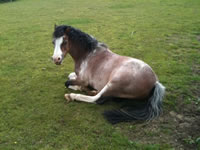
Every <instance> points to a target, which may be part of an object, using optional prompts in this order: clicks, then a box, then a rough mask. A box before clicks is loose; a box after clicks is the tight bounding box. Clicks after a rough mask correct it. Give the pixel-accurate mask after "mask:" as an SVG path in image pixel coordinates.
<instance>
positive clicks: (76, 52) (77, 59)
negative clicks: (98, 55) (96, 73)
mask: <svg viewBox="0 0 200 150" xmlns="http://www.w3.org/2000/svg"><path fill="white" fill-rule="evenodd" d="M69 54H70V55H71V57H72V58H73V60H74V63H75V72H76V73H77V72H79V70H80V67H81V64H82V62H83V61H84V60H85V59H86V58H87V56H88V53H86V52H84V51H83V50H81V49H79V48H77V47H74V48H71V49H70V52H69Z"/></svg>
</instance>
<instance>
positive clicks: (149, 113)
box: [103, 81, 165, 124]
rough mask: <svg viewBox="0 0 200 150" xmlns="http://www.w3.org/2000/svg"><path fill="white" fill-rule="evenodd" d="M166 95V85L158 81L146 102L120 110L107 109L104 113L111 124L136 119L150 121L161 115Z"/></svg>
mask: <svg viewBox="0 0 200 150" xmlns="http://www.w3.org/2000/svg"><path fill="white" fill-rule="evenodd" d="M164 95H165V87H164V86H163V85H162V84H161V83H160V82H158V81H157V82H156V83H155V86H154V90H153V93H152V95H151V97H150V98H149V99H148V101H147V102H146V104H144V105H140V106H134V107H133V106H132V107H130V106H127V107H124V108H121V109H119V110H111V111H105V112H104V114H103V115H104V117H105V119H106V120H108V122H110V123H111V124H116V123H119V122H129V121H134V120H135V121H136V120H142V121H145V120H146V121H150V120H152V119H154V118H157V117H159V116H160V114H161V113H162V100H163V98H164Z"/></svg>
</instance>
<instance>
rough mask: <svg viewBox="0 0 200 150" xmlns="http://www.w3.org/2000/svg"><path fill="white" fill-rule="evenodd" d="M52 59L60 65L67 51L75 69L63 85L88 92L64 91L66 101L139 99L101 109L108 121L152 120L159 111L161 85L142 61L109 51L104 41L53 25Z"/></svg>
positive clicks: (163, 90)
mask: <svg viewBox="0 0 200 150" xmlns="http://www.w3.org/2000/svg"><path fill="white" fill-rule="evenodd" d="M53 44H54V48H55V49H54V53H53V56H52V59H53V61H54V63H55V64H56V65H60V64H61V63H62V61H63V59H64V57H65V56H66V54H68V53H69V54H70V55H71V57H72V58H73V60H74V63H75V72H72V73H70V74H69V76H68V78H69V80H68V81H67V82H66V83H65V85H66V86H67V87H68V88H70V89H73V90H82V91H85V92H87V93H88V95H83V94H74V93H70V94H65V98H66V99H67V101H74V100H76V101H83V102H88V103H98V102H101V101H102V99H103V100H105V99H106V98H107V97H116V98H120V99H123V100H124V101H126V100H127V99H128V100H129V101H130V100H131V101H135V100H136V99H137V101H138V100H139V101H141V102H144V105H141V107H135V108H134V107H131V106H130V107H124V108H121V109H119V110H111V111H106V112H104V116H105V118H106V119H107V120H108V121H109V122H110V123H112V124H115V123H118V122H125V121H132V120H152V119H153V118H155V117H158V116H159V115H160V114H161V112H162V99H163V96H164V93H165V87H164V86H163V85H162V84H161V83H160V82H159V81H158V78H157V76H156V74H155V73H154V72H153V70H152V68H151V67H150V66H149V65H148V64H146V63H145V62H143V61H141V60H139V59H135V58H131V57H126V56H120V55H118V54H115V53H113V52H112V51H111V50H110V49H109V48H108V47H107V46H106V45H105V44H103V43H100V42H98V41H97V40H96V39H95V38H94V37H92V36H90V35H88V34H86V33H84V32H82V31H80V30H79V29H75V28H73V27H71V26H66V25H61V26H55V31H54V33H53Z"/></svg>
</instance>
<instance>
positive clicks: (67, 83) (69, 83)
mask: <svg viewBox="0 0 200 150" xmlns="http://www.w3.org/2000/svg"><path fill="white" fill-rule="evenodd" d="M70 85H71V81H70V80H67V81H66V82H65V86H66V88H68V87H69V86H70Z"/></svg>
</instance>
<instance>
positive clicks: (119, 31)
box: [0, 0, 200, 150]
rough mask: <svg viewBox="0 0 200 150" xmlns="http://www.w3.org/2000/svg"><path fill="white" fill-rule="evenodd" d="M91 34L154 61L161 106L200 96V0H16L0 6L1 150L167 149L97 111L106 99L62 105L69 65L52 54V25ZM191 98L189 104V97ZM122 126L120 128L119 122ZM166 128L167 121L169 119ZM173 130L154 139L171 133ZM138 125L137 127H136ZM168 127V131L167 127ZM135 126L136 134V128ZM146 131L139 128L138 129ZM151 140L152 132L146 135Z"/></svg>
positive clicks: (167, 107)
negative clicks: (134, 136) (164, 90)
mask: <svg viewBox="0 0 200 150" xmlns="http://www.w3.org/2000/svg"><path fill="white" fill-rule="evenodd" d="M55 23H56V24H68V25H72V26H74V27H76V28H80V29H81V30H83V31H85V32H87V33H89V34H91V35H93V36H95V37H96V38H97V39H98V40H99V41H103V42H104V43H106V44H107V45H108V46H109V48H110V49H111V50H112V51H114V52H116V53H118V54H121V55H127V56H131V57H135V58H139V59H142V60H144V61H145V62H147V63H148V64H149V65H151V66H152V68H153V69H154V71H155V72H156V73H157V75H158V77H159V79H160V81H161V82H162V83H163V84H164V85H165V86H166V87H167V95H166V97H165V100H164V108H165V112H166V113H167V112H168V111H171V110H178V109H180V108H179V107H178V106H179V105H178V104H179V103H182V101H183V102H185V103H186V104H185V105H187V103H188V100H190V101H193V100H194V101H195V100H197V99H198V96H199V93H198V92H199V85H200V84H199V83H200V76H199V70H200V68H199V64H200V51H199V50H200V41H199V40H198V38H197V37H198V36H200V1H199V0H190V1H188V0H176V1H171V0H162V1H161V0H95V1H92V0H85V1H81V0H77V1H67V0H18V1H15V2H12V3H2V4H0V149H2V150H10V149H15V150H23V149H24V150H27V149H37V150H38V149H40V150H51V149H59V150H62V149H63V150H68V149H69V150H71V149H74V150H77V149H85V150H86V149H91V150H93V149H106V150H107V149H113V150H117V149H119V150H125V149H127V150H129V149H130V150H132V149H141V150H143V149H145V150H150V149H153V150H157V149H170V148H171V149H172V148H173V147H174V145H171V144H168V141H165V142H163V141H162V142H161V141H159V140H158V141H153V140H152V141H150V142H149V143H153V144H146V143H148V142H145V141H144V142H143V141H138V140H137V141H134V140H130V139H129V136H127V135H126V134H123V130H125V131H133V130H134V127H135V126H137V124H136V125H135V124H134V125H133V126H134V127H133V128H129V126H130V124H128V123H122V124H120V125H116V126H112V125H110V124H108V123H107V122H106V121H105V120H104V119H103V117H102V115H101V113H102V112H103V111H104V110H105V109H109V108H112V107H113V106H112V104H110V103H109V104H106V105H102V106H99V105H92V104H86V103H79V102H73V103H69V104H67V103H66V101H65V99H64V94H65V93H68V92H71V91H69V90H67V89H65V87H64V82H65V81H66V80H67V75H68V74H69V73H70V72H72V71H73V67H74V66H73V61H72V59H71V58H70V57H69V56H67V57H66V58H65V62H64V63H63V65H62V66H56V65H55V64H53V63H52V62H51V60H50V57H51V55H52V54H53V45H52V44H51V41H52V39H51V38H52V32H53V29H54V24H55ZM190 101H189V103H190ZM122 126H123V127H122ZM169 126H170V123H169ZM170 129H171V128H167V129H165V130H164V129H163V130H160V133H156V134H155V133H153V132H152V133H149V134H148V133H147V134H146V136H150V137H156V136H158V135H159V134H162V133H164V134H165V135H166V136H170V135H171V132H170ZM140 130H143V128H141V129H140ZM171 130H172V131H173V129H171ZM134 132H136V133H137V132H138V131H137V130H134ZM144 132H145V131H144ZM152 139H153V138H152Z"/></svg>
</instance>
